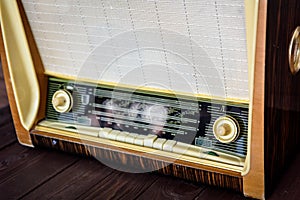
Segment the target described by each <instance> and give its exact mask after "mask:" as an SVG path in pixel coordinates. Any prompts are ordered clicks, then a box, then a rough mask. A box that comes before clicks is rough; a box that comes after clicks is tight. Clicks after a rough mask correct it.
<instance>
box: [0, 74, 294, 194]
mask: <svg viewBox="0 0 300 200" xmlns="http://www.w3.org/2000/svg"><path fill="white" fill-rule="evenodd" d="M299 169H300V154H297V155H296V156H295V158H294V159H293V162H292V163H291V164H290V165H289V167H288V168H287V169H286V170H285V172H282V174H281V175H282V178H281V180H280V182H279V183H278V184H276V187H275V190H274V191H273V193H272V195H271V196H270V197H269V198H268V199H274V200H275V199H286V200H293V199H295V200H296V199H297V200H298V199H300V187H299V186H300V172H299ZM50 198H51V199H209V200H210V199H222V200H223V199H245V198H244V197H243V196H242V194H239V193H236V192H234V191H230V190H226V189H221V188H215V187H209V186H205V185H202V184H195V183H190V182H187V181H185V180H181V179H176V178H173V177H168V176H162V175H160V174H156V173H146V174H130V173H124V172H120V171H116V170H114V169H111V168H109V167H107V166H105V165H103V164H101V163H100V162H98V161H96V160H94V159H91V158H83V157H80V156H76V155H70V154H66V153H62V152H57V151H54V150H46V149H33V148H28V147H24V146H21V145H20V144H19V143H18V142H17V140H16V137H15V132H14V126H13V122H12V119H11V115H10V110H9V106H8V101H7V97H6V93H5V87H4V82H3V76H2V70H1V69H0V199H50Z"/></svg>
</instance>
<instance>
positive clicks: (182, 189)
mask: <svg viewBox="0 0 300 200" xmlns="http://www.w3.org/2000/svg"><path fill="white" fill-rule="evenodd" d="M204 189H205V186H203V185H200V184H198V185H195V184H192V183H190V182H186V181H184V180H177V181H174V178H172V177H161V178H159V179H158V180H157V181H155V182H154V183H153V184H152V185H151V186H150V187H149V188H148V189H147V190H146V191H145V192H144V193H143V194H141V195H140V196H139V197H138V199H141V200H142V199H145V200H148V199H165V200H167V199H170V200H171V199H194V198H196V197H197V196H198V195H199V193H201V192H202V191H203V190H204Z"/></svg>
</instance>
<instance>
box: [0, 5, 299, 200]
mask: <svg viewBox="0 0 300 200" xmlns="http://www.w3.org/2000/svg"><path fill="white" fill-rule="evenodd" d="M0 6H1V7H0V11H1V62H2V65H3V72H4V75H5V81H6V87H7V92H8V96H9V102H10V107H11V111H12V115H13V120H14V124H15V129H16V134H17V137H18V140H19V142H20V143H21V144H23V145H25V146H30V147H49V148H53V149H59V150H62V151H67V152H72V153H76V154H82V155H86V156H93V157H95V158H96V159H98V160H99V161H100V162H102V163H104V164H106V165H108V166H110V167H112V168H115V169H118V170H123V171H127V172H135V173H143V172H149V171H158V172H160V173H162V174H167V175H172V176H175V177H180V178H183V179H187V180H189V181H193V182H199V183H205V184H208V185H213V186H218V187H225V188H229V189H233V190H236V191H239V192H241V193H243V194H244V195H245V196H250V197H254V198H260V199H264V198H265V197H266V196H267V195H268V194H269V193H270V192H271V191H272V187H273V186H274V184H275V183H276V181H277V180H278V179H279V178H280V172H281V170H283V169H284V168H285V166H286V165H287V164H288V163H289V161H290V160H291V159H292V158H293V155H294V154H295V153H297V152H298V148H297V145H299V133H300V124H299V122H300V77H299V74H298V70H299V68H300V27H299V26H300V14H299V10H300V2H299V1H297V0H287V1H281V0H274V1H273V0H272V1H267V0H215V1H204V0H200V1H199V0H181V1H179V0H178V1H177V0H174V1H173V0H172V1H171V0H170V1H160V0H153V1H146V0H145V1H137V0H127V1H126V0H124V1H121V0H120V1H109V0H102V1H98V0H90V1H74V0H64V1H61V0H56V1H54V0H43V1H37V0H2V1H1V2H0ZM297 27H298V28H297Z"/></svg>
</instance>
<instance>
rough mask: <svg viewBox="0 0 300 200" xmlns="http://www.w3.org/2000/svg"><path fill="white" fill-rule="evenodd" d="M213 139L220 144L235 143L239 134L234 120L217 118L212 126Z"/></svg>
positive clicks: (231, 118) (237, 125) (229, 117)
mask: <svg viewBox="0 0 300 200" xmlns="http://www.w3.org/2000/svg"><path fill="white" fill-rule="evenodd" d="M213 133H214V136H215V138H216V139H217V140H218V141H220V142H222V143H230V142H233V141H235V140H236V139H237V138H238V136H239V133H240V127H239V124H238V122H237V120H236V119H234V118H233V117H231V116H228V115H225V116H221V117H219V118H218V119H217V120H216V121H215V122H214V125H213Z"/></svg>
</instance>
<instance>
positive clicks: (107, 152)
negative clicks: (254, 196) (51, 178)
mask: <svg viewBox="0 0 300 200" xmlns="http://www.w3.org/2000/svg"><path fill="white" fill-rule="evenodd" d="M31 136H32V140H33V143H34V144H35V145H36V146H44V147H48V148H54V149H58V150H62V151H67V152H73V153H76V154H80V155H86V156H91V155H96V156H97V157H98V158H101V161H104V162H106V163H108V164H110V166H114V167H115V168H116V169H119V170H124V171H134V170H136V171H152V170H156V169H157V168H156V167H157V166H161V167H163V168H161V169H159V170H157V171H158V172H159V173H163V174H166V175H172V176H175V177H179V178H184V179H186V180H190V181H193V182H201V183H205V184H208V185H214V186H218V187H226V188H229V189H233V190H235V191H240V192H241V191H242V189H243V183H242V177H241V176H238V175H237V176H230V175H228V173H224V174H223V173H216V172H213V171H212V172H210V171H205V170H203V169H201V168H194V167H192V166H191V165H187V166H185V165H183V164H179V162H174V163H168V162H167V161H166V160H164V159H153V158H151V157H147V156H145V155H142V156H141V155H139V154H137V153H133V154H129V153H128V152H126V151H125V152H120V150H119V151H113V150H112V149H110V148H108V149H107V148H97V147H95V146H87V144H86V143H85V145H83V144H79V143H74V142H71V141H65V140H61V139H56V141H55V145H53V138H47V137H44V136H41V135H35V134H31Z"/></svg>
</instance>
